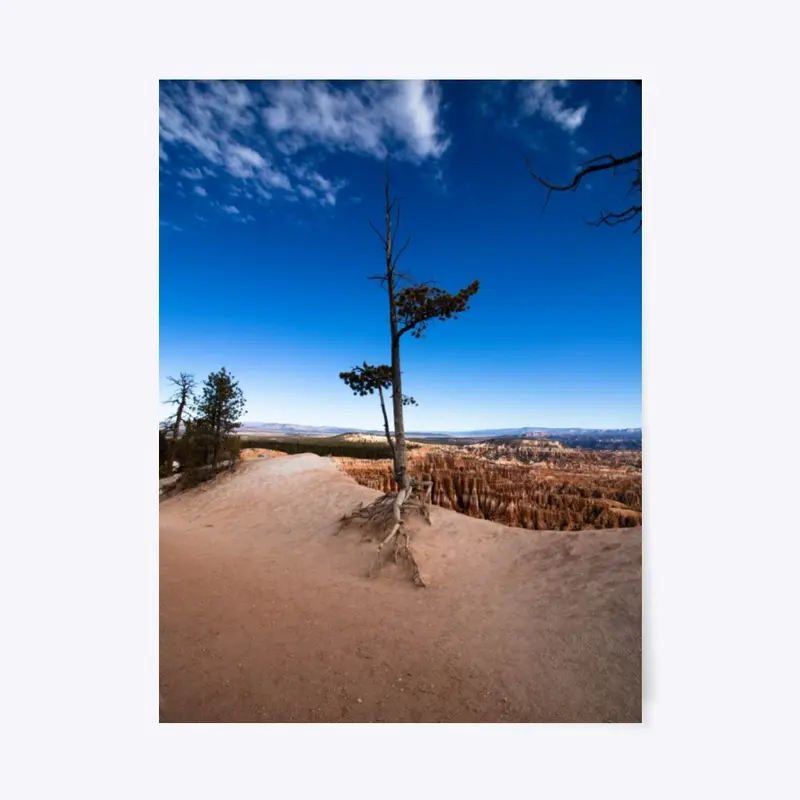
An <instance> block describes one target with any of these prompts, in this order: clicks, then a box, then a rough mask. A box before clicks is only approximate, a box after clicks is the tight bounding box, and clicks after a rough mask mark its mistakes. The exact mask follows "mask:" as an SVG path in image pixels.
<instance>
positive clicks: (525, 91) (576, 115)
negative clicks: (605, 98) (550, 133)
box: [519, 81, 589, 133]
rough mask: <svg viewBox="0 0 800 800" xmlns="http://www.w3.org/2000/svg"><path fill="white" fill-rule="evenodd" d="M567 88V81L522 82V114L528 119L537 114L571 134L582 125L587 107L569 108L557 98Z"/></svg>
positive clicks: (563, 101)
mask: <svg viewBox="0 0 800 800" xmlns="http://www.w3.org/2000/svg"><path fill="white" fill-rule="evenodd" d="M568 86H569V82H568V81H523V83H522V85H521V87H520V92H519V97H520V101H521V110H522V113H523V114H524V115H525V116H528V117H533V116H536V115H537V114H538V115H539V116H540V117H541V118H542V119H544V120H547V121H548V122H552V123H554V124H555V125H557V126H558V127H559V128H562V129H563V130H565V131H567V132H568V133H573V132H574V131H576V130H577V129H578V128H580V126H581V125H583V120H584V119H585V117H586V112H587V111H588V110H589V106H588V105H587V104H583V105H581V106H577V107H575V108H570V107H569V105H568V104H567V102H566V100H565V99H564V98H562V97H559V93H560V92H561V93H563V91H564V90H565V89H566V88H567V87H568Z"/></svg>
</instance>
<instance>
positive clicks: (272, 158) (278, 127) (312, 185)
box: [159, 81, 450, 206]
mask: <svg viewBox="0 0 800 800" xmlns="http://www.w3.org/2000/svg"><path fill="white" fill-rule="evenodd" d="M440 106H441V90H440V88H439V86H438V84H437V83H436V82H432V81H380V82H375V81H364V82H359V83H355V84H350V85H342V84H333V83H325V82H316V81H315V82H310V81H307V82H292V81H277V82H263V83H261V84H259V85H256V86H255V87H253V88H251V87H250V86H248V85H245V84H244V83H240V82H237V81H212V82H193V81H189V82H186V81H178V82H165V83H162V85H161V92H160V107H159V131H160V151H159V156H160V158H162V159H166V158H168V156H169V152H171V151H170V148H173V147H178V146H182V147H186V148H188V149H189V150H191V151H192V153H193V154H194V156H199V157H200V161H201V163H198V164H196V165H194V166H191V167H184V168H183V169H182V170H181V173H180V174H181V175H182V176H184V177H185V178H187V179H189V180H193V181H197V180H201V179H202V178H203V177H204V176H205V175H210V176H214V175H215V174H216V173H215V171H214V170H215V169H216V170H217V171H221V172H224V173H226V174H227V175H228V176H229V177H230V178H233V179H234V180H235V181H236V182H237V183H238V184H239V185H242V186H246V187H249V190H250V191H249V192H247V191H245V192H244V194H245V196H248V197H252V196H253V195H256V196H257V197H259V198H261V199H263V200H270V199H272V196H273V193H274V191H275V190H276V189H277V190H281V191H283V192H285V193H286V194H285V195H284V197H285V198H286V199H293V200H296V199H297V196H300V197H303V198H307V199H309V200H312V201H314V202H319V203H321V204H322V205H328V206H334V205H336V202H337V196H338V194H339V192H340V191H341V190H342V189H343V188H344V187H345V186H346V181H344V180H341V179H338V178H336V177H334V176H329V175H327V176H326V175H322V174H321V173H320V172H319V171H318V169H319V167H318V166H317V168H316V169H312V168H311V167H310V166H308V164H307V162H308V160H309V156H311V157H314V156H313V155H312V152H306V151H311V150H312V148H315V149H316V150H319V149H320V148H321V149H323V150H328V151H347V152H352V153H358V154H361V155H365V156H368V157H374V158H383V157H384V156H385V154H386V152H387V149H388V150H390V151H391V152H392V154H393V155H394V156H395V157H397V158H399V159H406V160H410V161H414V162H421V161H424V160H429V159H430V160H435V159H438V158H439V157H440V156H441V155H442V154H443V153H444V152H445V150H446V149H447V148H448V146H449V144H450V139H449V138H448V137H447V136H446V134H445V131H444V129H443V126H442V121H441V109H440ZM168 151H169V152H168ZM314 158H315V157H314ZM315 160H316V158H315ZM202 162H204V163H202ZM304 162H306V163H304ZM212 168H213V169H212ZM235 185H236V184H235ZM198 194H199V192H198Z"/></svg>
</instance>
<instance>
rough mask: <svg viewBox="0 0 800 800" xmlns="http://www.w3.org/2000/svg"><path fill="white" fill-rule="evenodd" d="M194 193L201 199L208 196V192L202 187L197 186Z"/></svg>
mask: <svg viewBox="0 0 800 800" xmlns="http://www.w3.org/2000/svg"><path fill="white" fill-rule="evenodd" d="M194 193H195V194H199V195H200V197H206V196H207V195H208V192H207V191H206V190H205V189H204V188H203V187H202V186H195V187H194Z"/></svg>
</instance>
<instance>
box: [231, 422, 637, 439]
mask: <svg viewBox="0 0 800 800" xmlns="http://www.w3.org/2000/svg"><path fill="white" fill-rule="evenodd" d="M239 433H260V434H273V435H278V436H338V435H340V434H343V433H370V434H377V435H379V436H382V435H383V434H384V432H383V431H382V430H374V429H366V428H332V427H326V426H318V425H293V424H291V423H288V424H287V423H282V422H243V423H242V426H241V428H239ZM542 435H545V436H548V437H551V436H557V435H561V436H597V435H603V436H605V437H608V436H617V437H620V438H631V437H632V438H641V435H642V429H641V428H533V427H525V428H485V429H482V430H475V431H406V436H408V437H420V438H432V437H445V438H453V439H490V438H494V437H511V438H518V439H519V438H537V437H538V436H542Z"/></svg>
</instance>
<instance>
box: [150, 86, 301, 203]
mask: <svg viewBox="0 0 800 800" xmlns="http://www.w3.org/2000/svg"><path fill="white" fill-rule="evenodd" d="M256 112H257V109H256V105H255V98H254V97H253V95H252V93H251V92H250V90H249V89H248V88H247V87H246V86H245V85H244V84H243V83H238V82H236V81H212V82H209V83H195V82H186V83H184V82H178V83H170V84H167V85H166V86H162V89H161V95H160V106H159V130H160V135H161V139H162V141H163V142H167V143H169V144H171V145H177V144H183V145H186V146H187V147H189V148H191V149H192V150H194V151H195V153H197V154H199V155H201V156H202V157H203V158H205V159H206V161H208V162H210V163H211V164H213V165H215V166H218V167H221V168H222V169H224V170H225V172H227V173H228V174H229V175H230V176H231V177H233V178H238V179H247V180H254V181H257V182H261V183H264V184H265V185H267V186H272V187H278V188H283V189H287V190H290V189H291V182H290V181H289V179H288V177H287V176H286V175H284V174H282V173H281V172H279V171H278V170H277V169H275V167H274V166H273V165H272V164H271V163H270V160H269V159H268V158H267V157H265V155H264V154H262V153H259V152H258V151H256V150H255V149H253V148H252V147H250V146H246V145H244V144H242V142H241V139H243V138H247V137H248V136H252V135H253V133H254V132H255V131H256V130H257V127H256V122H257V120H258V115H257V113H256ZM202 172H203V173H205V174H209V173H210V174H211V175H213V174H215V173H214V171H213V170H212V169H211V168H210V167H207V166H204V167H203V169H202ZM187 173H189V174H187ZM183 174H185V175H186V176H187V177H190V178H191V179H192V180H198V179H199V178H200V177H201V170H200V169H199V168H197V167H193V168H191V169H187V170H184V171H183Z"/></svg>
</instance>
